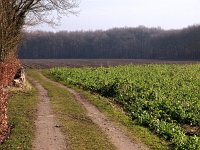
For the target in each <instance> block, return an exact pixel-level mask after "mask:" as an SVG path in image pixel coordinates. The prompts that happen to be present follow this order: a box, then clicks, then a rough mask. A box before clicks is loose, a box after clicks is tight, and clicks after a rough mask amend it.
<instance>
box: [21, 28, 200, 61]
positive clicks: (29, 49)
mask: <svg viewBox="0 0 200 150" xmlns="http://www.w3.org/2000/svg"><path fill="white" fill-rule="evenodd" d="M19 57H20V58H31V59H39V58H40V59H42V58H43V59H47V58H58V59H61V58H87V59H88V58H124V59H126V58H127V59H168V60H200V26H191V27H188V28H185V29H182V30H167V31H165V30H162V29H160V28H146V27H143V26H140V27H137V28H114V29H110V30H107V31H100V30H99V31H93V32H92V31H87V32H83V31H77V32H67V31H62V32H57V33H53V32H42V31H37V32H31V33H26V34H25V38H24V41H23V43H22V45H21V47H20V51H19Z"/></svg>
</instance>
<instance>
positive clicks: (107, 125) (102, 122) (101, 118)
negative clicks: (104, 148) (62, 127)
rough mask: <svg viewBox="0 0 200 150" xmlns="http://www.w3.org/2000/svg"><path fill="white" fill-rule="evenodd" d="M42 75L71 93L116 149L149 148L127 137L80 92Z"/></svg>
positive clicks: (140, 149)
mask: <svg viewBox="0 0 200 150" xmlns="http://www.w3.org/2000/svg"><path fill="white" fill-rule="evenodd" d="M41 75H42V74H41ZM42 77H43V79H44V80H48V81H49V82H51V83H53V84H54V85H55V86H58V87H61V88H64V89H66V90H67V91H69V92H70V93H71V94H73V95H74V97H75V98H76V100H77V101H78V102H79V103H80V104H81V105H82V106H83V107H84V108H85V109H86V110H87V115H88V116H89V117H90V118H91V119H92V121H93V122H94V123H96V124H97V125H98V126H100V127H101V129H102V131H104V132H105V133H106V135H107V136H108V138H109V139H110V141H111V142H112V143H113V145H115V147H116V148H117V149H118V150H149V148H148V147H147V146H146V145H144V144H142V143H138V142H136V141H133V140H132V139H131V138H130V137H128V136H127V135H126V134H125V133H124V132H123V131H122V129H121V128H120V127H119V126H118V125H116V124H115V123H113V122H112V121H110V120H109V119H108V118H107V117H106V116H105V115H104V114H103V113H102V112H100V111H99V110H98V109H97V108H96V107H95V106H93V105H92V104H90V103H89V102H88V101H87V99H86V98H84V97H83V96H82V95H80V93H78V92H76V91H75V90H73V89H71V88H68V87H66V86H64V85H62V84H60V83H57V82H55V81H52V80H50V79H48V78H46V77H45V76H43V75H42Z"/></svg>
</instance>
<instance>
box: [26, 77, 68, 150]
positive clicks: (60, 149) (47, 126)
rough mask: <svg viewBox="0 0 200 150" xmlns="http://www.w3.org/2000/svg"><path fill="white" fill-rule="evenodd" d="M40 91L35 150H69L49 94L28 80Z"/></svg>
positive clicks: (39, 85)
mask: <svg viewBox="0 0 200 150" xmlns="http://www.w3.org/2000/svg"><path fill="white" fill-rule="evenodd" d="M28 79H29V80H30V81H31V82H32V83H33V84H34V86H35V87H36V89H37V90H38V99H39V104H38V112H37V119H36V121H35V125H36V134H35V139H34V141H33V148H32V149H33V150H68V149H69V148H68V147H67V145H66V143H65V138H64V136H63V135H62V133H61V131H60V129H59V128H58V127H59V125H58V123H57V122H56V119H55V116H54V114H53V111H52V109H51V103H50V98H49V97H48V92H47V90H46V89H44V87H42V85H41V84H40V83H39V82H37V81H35V80H33V79H32V78H30V77H29V78H28Z"/></svg>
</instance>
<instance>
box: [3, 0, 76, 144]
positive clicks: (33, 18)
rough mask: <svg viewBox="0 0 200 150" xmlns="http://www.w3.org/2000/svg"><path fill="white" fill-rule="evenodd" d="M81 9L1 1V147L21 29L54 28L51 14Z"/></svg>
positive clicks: (53, 2) (60, 1)
mask: <svg viewBox="0 0 200 150" xmlns="http://www.w3.org/2000/svg"><path fill="white" fill-rule="evenodd" d="M78 5H79V1H78V0H0V96H1V97H0V143H1V142H2V141H3V139H4V136H5V135H6V134H5V132H6V131H8V129H7V128H8V125H7V116H6V114H7V101H6V96H5V95H6V93H5V87H6V86H7V85H8V84H9V82H8V81H10V79H11V78H12V77H14V75H15V69H16V63H17V62H18V61H16V52H17V47H18V45H19V43H20V39H21V35H22V29H23V28H24V27H25V25H35V24H40V23H43V22H45V23H50V24H53V23H55V20H54V18H53V17H52V18H50V16H54V15H51V14H55V13H56V14H57V16H58V17H59V16H60V15H61V14H65V15H67V14H75V13H77V10H76V8H78ZM14 61H16V63H13V62H14ZM12 65H13V66H12ZM8 66H9V67H8ZM2 95H4V96H2Z"/></svg>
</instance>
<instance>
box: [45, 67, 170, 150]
mask: <svg viewBox="0 0 200 150" xmlns="http://www.w3.org/2000/svg"><path fill="white" fill-rule="evenodd" d="M42 73H43V74H44V75H45V76H47V77H48V78H51V79H53V77H52V76H50V75H49V74H48V73H47V72H46V71H43V72H42ZM58 82H60V81H58ZM60 83H62V82H60ZM62 84H64V83H62ZM67 86H69V87H71V88H73V89H74V90H76V91H77V92H79V93H80V94H81V95H83V96H85V98H86V99H87V100H88V101H89V102H90V103H91V104H93V105H94V106H96V107H97V108H98V109H99V110H100V111H101V112H103V113H104V114H105V115H106V116H108V117H109V118H110V120H111V121H113V122H115V123H117V124H119V125H120V126H121V127H122V129H123V130H124V132H125V133H126V134H128V135H129V136H130V137H131V138H132V139H133V140H135V141H138V142H142V143H145V144H146V145H147V146H148V147H149V148H151V149H153V150H167V149H170V146H169V143H167V142H166V141H165V140H164V139H162V138H160V137H158V136H157V135H155V134H153V133H152V132H151V131H150V130H149V129H147V128H145V127H142V126H140V125H138V124H137V123H136V122H134V121H132V120H131V119H130V118H129V117H128V116H127V115H126V114H125V113H124V112H123V110H122V109H121V108H120V107H118V106H117V105H116V104H114V101H113V100H111V99H108V98H105V97H102V96H100V95H99V94H96V93H91V92H90V91H86V90H83V89H81V88H78V87H75V86H73V85H67Z"/></svg>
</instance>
